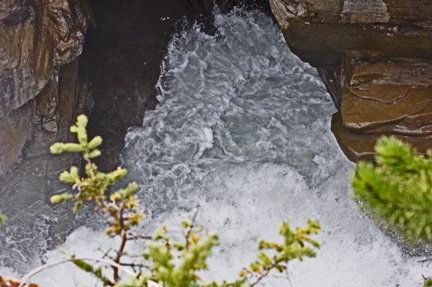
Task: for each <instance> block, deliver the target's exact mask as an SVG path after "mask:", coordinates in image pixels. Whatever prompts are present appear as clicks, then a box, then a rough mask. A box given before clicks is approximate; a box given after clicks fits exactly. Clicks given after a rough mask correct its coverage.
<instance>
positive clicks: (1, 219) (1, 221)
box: [0, 212, 6, 225]
mask: <svg viewBox="0 0 432 287" xmlns="http://www.w3.org/2000/svg"><path fill="white" fill-rule="evenodd" d="M5 222H6V216H5V215H3V214H2V213H1V212H0V225H2V224H4V223H5Z"/></svg>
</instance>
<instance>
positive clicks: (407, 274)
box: [35, 11, 431, 287]
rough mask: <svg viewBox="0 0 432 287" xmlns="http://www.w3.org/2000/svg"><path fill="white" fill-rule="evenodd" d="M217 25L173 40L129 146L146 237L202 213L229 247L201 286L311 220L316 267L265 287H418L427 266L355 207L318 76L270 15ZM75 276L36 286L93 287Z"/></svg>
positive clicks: (98, 237) (45, 278)
mask: <svg viewBox="0 0 432 287" xmlns="http://www.w3.org/2000/svg"><path fill="white" fill-rule="evenodd" d="M216 26H217V27H218V32H217V33H216V35H214V36H210V35H207V34H205V33H204V32H202V31H201V30H200V29H199V27H194V29H192V30H190V31H186V32H184V33H183V34H180V35H177V36H176V38H175V39H173V41H172V43H171V44H170V46H169V52H168V55H167V57H166V60H165V62H164V64H163V72H162V74H161V77H160V80H159V84H158V87H159V91H160V95H159V97H158V100H159V102H160V104H159V106H158V107H157V108H156V109H155V110H154V111H150V112H147V113H146V115H145V118H144V123H143V126H142V127H135V128H132V129H130V131H129V132H128V134H127V136H126V140H125V142H126V144H125V148H124V151H123V154H122V161H123V165H124V167H126V168H128V170H129V175H128V179H129V180H136V181H137V182H138V183H139V185H140V188H141V190H140V192H139V194H138V196H139V198H140V200H141V204H142V206H143V208H144V209H145V211H146V213H147V214H149V215H150V216H149V217H151V218H152V219H151V220H146V221H144V224H145V227H143V232H145V233H147V234H149V233H152V232H153V230H154V228H155V227H156V226H158V225H160V224H168V225H169V226H172V227H174V229H177V227H178V226H179V225H178V222H179V220H180V218H181V215H180V214H181V213H185V212H188V211H190V210H191V209H192V208H193V207H194V206H197V205H198V206H199V207H200V208H199V214H198V222H199V223H200V224H203V225H205V226H206V227H208V228H209V229H210V230H212V231H216V232H217V233H218V234H219V236H220V242H221V245H220V246H219V247H218V248H216V250H215V252H214V255H213V256H212V258H211V260H210V269H211V270H212V271H211V272H205V273H204V274H203V277H204V278H205V279H207V280H211V279H222V278H226V279H232V278H234V277H235V276H236V275H237V273H238V272H239V271H240V270H241V269H242V267H244V266H245V265H246V264H248V263H249V262H250V261H252V260H254V259H255V255H256V247H257V240H258V239H259V238H265V239H275V240H277V238H278V234H277V232H278V227H279V225H280V223H281V222H282V221H284V220H286V221H289V222H290V223H291V224H292V225H293V226H299V225H305V223H306V220H307V219H308V218H311V219H316V220H319V221H320V222H321V225H322V231H321V232H320V234H319V235H318V236H317V237H318V239H319V241H320V242H321V243H322V247H321V249H320V250H319V252H318V256H317V258H314V259H305V260H304V262H302V263H298V262H293V263H290V265H289V270H288V275H287V274H282V275H277V276H278V277H271V278H268V280H266V281H264V284H265V286H275V287H278V286H295V287H307V286H325V287H327V286H351V287H356V286H358V287H360V286H361V287H364V286H380V287H387V286H388V287H390V286H420V282H421V280H422V277H421V275H422V274H425V275H427V274H431V272H428V268H426V267H424V268H423V267H422V266H421V265H420V264H418V263H416V260H417V258H412V257H407V256H405V255H404V254H403V253H402V251H401V250H400V249H399V248H398V247H397V246H396V244H395V243H394V242H392V240H391V239H389V238H388V237H386V236H385V235H384V234H382V232H381V231H380V230H379V229H378V228H377V227H376V226H375V225H374V224H373V222H372V221H371V220H370V219H369V218H367V217H366V216H364V215H363V214H362V212H360V211H359V210H358V209H357V208H356V204H355V202H354V201H353V200H352V193H351V190H350V183H349V176H350V172H352V171H353V170H354V165H353V164H352V163H351V162H349V161H348V160H347V159H346V158H345V156H344V155H343V154H342V152H341V151H340V149H339V147H338V146H337V143H336V141H335V139H334V137H333V135H332V134H331V132H330V119H331V114H332V113H333V112H334V111H335V108H334V106H333V104H332V102H331V100H330V98H329V97H328V96H327V94H326V91H325V88H324V86H323V84H322V83H321V81H320V80H319V77H318V75H317V73H316V71H315V69H313V68H311V67H310V66H309V65H307V64H304V63H303V62H301V61H300V60H299V59H298V58H296V57H295V56H294V55H293V54H291V52H290V51H289V49H288V47H287V45H286V43H285V42H284V40H283V37H282V35H281V32H280V30H279V28H278V27H277V26H276V24H275V23H273V22H272V21H271V20H270V19H268V18H267V17H266V16H264V15H262V14H260V13H246V12H242V11H236V12H235V13H233V14H231V15H228V16H226V15H218V16H217V17H216ZM107 244H109V240H107V239H105V237H104V235H103V233H102V232H96V231H92V230H90V229H89V228H86V227H82V228H80V229H78V230H77V231H75V232H74V233H73V234H72V235H71V236H70V237H69V238H68V240H67V242H66V243H65V244H64V247H65V249H67V250H69V251H70V252H75V253H77V254H78V255H79V254H81V255H89V254H88V253H91V254H99V255H100V253H98V251H97V249H98V247H100V246H102V247H103V246H106V245H107ZM60 258H62V255H60V254H59V253H58V252H54V251H51V252H48V253H47V254H46V256H45V259H46V261H47V262H54V261H56V260H59V259H60ZM65 266H66V265H65ZM65 266H61V267H58V268H57V269H56V270H57V271H55V272H47V273H45V274H44V275H43V274H41V275H40V276H38V277H37V278H36V280H35V281H36V282H40V283H41V284H43V286H47V287H48V286H58V282H59V281H58V280H60V279H56V278H62V279H61V280H62V281H61V282H65V281H70V285H67V284H69V283H64V285H62V286H75V284H76V283H77V282H83V281H84V282H86V284H91V286H94V281H87V280H90V279H88V278H87V277H84V276H83V275H82V273H75V272H77V271H74V273H73V274H70V273H71V271H70V270H71V267H70V266H67V267H65ZM47 274H49V275H47ZM66 274H68V277H70V276H72V277H74V279H70V280H67V279H66V278H68V277H67V276H66ZM56 276H61V277H56ZM89 282H91V283H89ZM397 284H399V285H397Z"/></svg>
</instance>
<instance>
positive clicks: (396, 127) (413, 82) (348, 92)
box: [341, 57, 432, 135]
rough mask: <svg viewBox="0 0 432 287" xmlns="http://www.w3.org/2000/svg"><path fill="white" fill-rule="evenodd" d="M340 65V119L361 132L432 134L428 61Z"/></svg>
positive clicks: (431, 72)
mask: <svg viewBox="0 0 432 287" xmlns="http://www.w3.org/2000/svg"><path fill="white" fill-rule="evenodd" d="M345 59H347V60H346V61H345V62H346V63H345V65H344V79H345V83H344V90H343V100H342V107H341V111H342V118H343V121H344V125H345V126H346V127H348V128H353V129H359V130H362V131H364V132H368V133H371V132H376V133H381V132H393V133H399V134H411V135H426V134H432V97H431V95H432V61H431V60H429V61H428V60H421V61H420V60H416V59H402V58H397V59H382V60H379V61H356V60H354V59H352V58H347V57H345Z"/></svg>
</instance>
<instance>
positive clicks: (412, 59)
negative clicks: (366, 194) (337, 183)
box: [270, 0, 432, 161]
mask: <svg viewBox="0 0 432 287" xmlns="http://www.w3.org/2000/svg"><path fill="white" fill-rule="evenodd" d="M270 5H271V8H272V11H273V13H274V15H275V18H276V20H277V22H278V23H279V25H280V27H281V29H282V32H283V35H284V37H285V40H286V42H287V44H288V46H289V47H290V49H291V51H292V52H293V53H295V54H296V55H297V56H298V57H299V58H300V59H302V60H303V61H305V62H308V63H310V64H311V65H312V66H314V67H316V68H318V71H319V73H320V75H321V78H322V79H323V81H324V83H325V85H326V87H327V90H328V91H329V93H330V95H331V96H332V99H333V101H334V102H335V106H336V107H337V109H338V110H339V112H338V114H337V115H336V116H335V118H338V119H339V120H338V121H335V120H334V121H333V124H336V123H337V125H336V126H333V128H332V130H333V131H338V133H337V134H336V138H337V139H338V142H339V144H340V145H341V148H342V150H344V151H345V152H346V153H348V154H349V158H350V159H351V160H354V161H356V160H358V159H359V156H360V155H366V154H367V155H369V154H370V155H373V146H374V141H373V142H372V143H370V144H367V145H363V144H360V142H363V140H364V139H365V140H366V139H367V141H368V142H369V141H370V140H371V139H376V138H378V137H379V136H381V135H384V134H385V135H399V136H402V137H403V138H404V139H406V140H407V141H409V142H411V143H413V144H414V146H415V147H417V148H418V149H419V150H425V148H427V147H432V144H429V143H428V142H429V137H430V135H431V134H432V112H431V111H432V109H431V108H432V100H431V97H430V95H431V92H432V68H431V63H432V62H431V61H432V37H431V36H432V5H430V1H427V0H421V1H413V0H406V1H390V0H367V1H365V0H330V1H328V0H326V1H324V0H305V1H300V0H298V1H295V0H270ZM342 130H343V131H344V132H341V131H342ZM349 135H351V136H349ZM352 135H355V136H352ZM345 136H347V137H348V138H346V139H345V138H344V137H345ZM363 137H364V138H363ZM354 139H355V140H354ZM350 145H352V146H350ZM360 146H362V148H361V150H362V152H347V151H354V150H358V148H359V147H360ZM360 157H363V156H360ZM367 157H368V158H371V157H372V156H367Z"/></svg>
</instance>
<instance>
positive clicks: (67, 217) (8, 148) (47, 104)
mask: <svg viewBox="0 0 432 287" xmlns="http://www.w3.org/2000/svg"><path fill="white" fill-rule="evenodd" d="M88 5H89V3H88V2H87V1H86V0H80V1H68V0H41V1H32V0H20V1H16V0H4V1H1V2H0V118H1V120H0V129H1V133H0V182H1V186H0V197H1V200H0V210H1V212H2V213H4V214H5V215H6V216H7V217H8V221H7V225H6V226H4V227H2V232H1V236H0V253H1V254H8V258H7V259H4V258H2V261H3V262H2V263H3V264H5V265H6V266H14V265H16V264H18V263H20V264H22V267H23V269H25V267H27V268H28V267H29V266H26V264H27V265H28V262H26V260H23V258H25V255H23V254H34V253H35V251H36V252H37V249H45V248H47V247H49V246H52V245H53V244H56V243H59V242H61V241H62V240H63V239H64V237H65V235H66V233H67V231H68V229H69V228H70V224H71V222H72V220H71V218H72V214H71V212H70V207H68V206H67V205H66V204H64V205H58V206H51V204H50V202H49V198H50V196H52V195H53V194H56V193H60V192H64V190H65V188H67V187H66V186H64V185H63V184H61V183H59V182H58V175H59V173H60V172H61V171H62V170H64V169H65V168H67V167H68V166H70V165H72V164H75V165H79V164H80V161H79V158H77V157H74V156H71V155H64V156H61V157H53V156H51V155H50V154H49V146H50V145H51V144H52V143H54V142H56V141H67V140H72V139H71V135H70V133H69V126H70V125H71V124H72V123H73V122H74V120H75V117H76V116H77V115H78V114H80V113H87V114H89V113H90V110H91V108H92V99H91V96H90V95H89V93H88V90H87V86H88V85H87V83H85V82H81V81H79V80H78V68H79V64H78V61H77V57H78V55H80V54H81V51H82V49H83V44H84V35H85V33H86V30H87V26H88V23H89V19H91V10H90V8H89V6H88ZM47 240H48V241H47Z"/></svg>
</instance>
